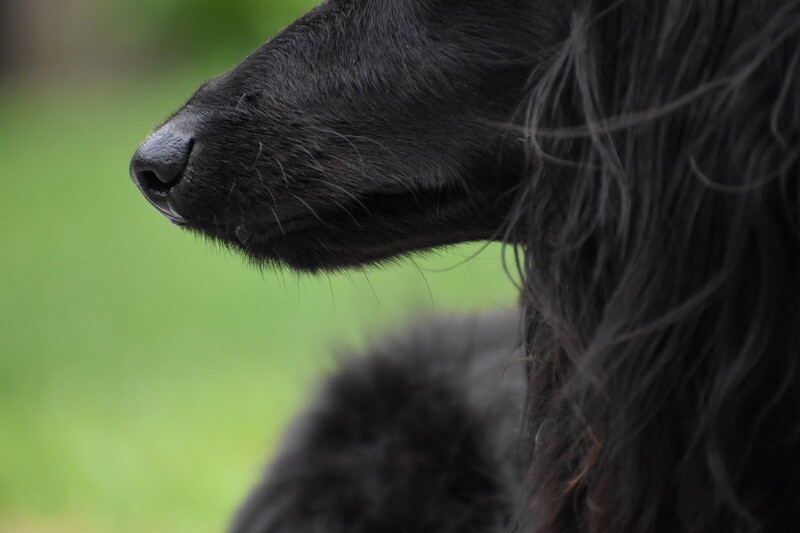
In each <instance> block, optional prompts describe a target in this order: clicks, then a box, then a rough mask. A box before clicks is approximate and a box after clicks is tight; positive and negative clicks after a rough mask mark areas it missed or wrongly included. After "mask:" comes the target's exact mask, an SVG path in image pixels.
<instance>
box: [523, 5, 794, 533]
mask: <svg viewBox="0 0 800 533" xmlns="http://www.w3.org/2000/svg"><path fill="white" fill-rule="evenodd" d="M799 58H800V3H798V2H796V1H789V2H787V1H719V2H694V1H678V0H670V1H646V2H645V1H632V0H628V1H615V2H598V1H587V0H580V1H576V2H573V14H572V23H571V31H570V34H569V37H568V38H567V39H566V40H565V41H564V43H563V44H562V45H561V46H559V47H558V48H557V50H556V51H555V53H554V54H553V57H552V60H551V61H548V62H546V63H544V64H542V65H541V66H540V71H539V76H538V78H537V80H536V82H535V83H534V84H533V86H532V91H531V97H530V99H529V106H528V108H527V123H526V126H525V128H524V132H525V133H526V134H527V135H528V139H529V147H530V155H531V159H532V160H536V161H537V163H538V164H537V165H535V168H534V169H533V170H532V171H531V172H529V175H528V177H527V178H526V179H525V181H524V182H523V187H522V190H521V194H520V196H519V199H518V202H517V206H516V209H515V211H514V213H513V220H512V223H511V227H510V230H509V235H510V238H511V240H513V241H514V242H518V243H520V248H519V250H518V265H517V266H518V267H519V270H520V271H521V272H522V274H523V277H524V281H523V285H522V298H523V302H524V305H525V308H526V310H527V314H528V319H527V320H528V322H529V324H530V325H533V324H540V323H541V324H544V325H545V326H546V327H539V328H536V332H537V338H529V339H528V346H529V357H530V360H529V370H528V373H529V389H528V399H527V409H528V414H527V424H528V426H527V429H526V431H527V435H528V436H529V437H530V441H529V442H530V446H529V450H528V454H529V459H530V462H531V468H530V472H529V479H528V485H529V493H528V494H529V501H527V502H526V503H525V508H524V512H525V515H526V516H527V518H526V520H524V523H525V524H530V523H532V524H535V525H536V531H564V532H567V531H591V532H615V533H620V532H641V531H652V532H655V531H664V532H674V531H726V532H740V531H741V532H744V531H748V532H755V531H795V530H798V529H800V459H798V452H800V261H799V257H800V218H799V215H798V208H799V207H800V187H798V180H800V166H798V157H799V156H800V71H798V59H799ZM522 529H524V530H527V529H526V528H522Z"/></svg>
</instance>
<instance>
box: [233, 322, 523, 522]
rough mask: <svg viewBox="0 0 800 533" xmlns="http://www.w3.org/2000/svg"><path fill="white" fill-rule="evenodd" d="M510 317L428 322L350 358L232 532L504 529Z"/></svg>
mask: <svg viewBox="0 0 800 533" xmlns="http://www.w3.org/2000/svg"><path fill="white" fill-rule="evenodd" d="M521 355H522V339H521V338H520V336H519V318H518V316H516V314H514V315H512V314H503V315H492V316H473V317H450V318H438V319H436V320H430V321H428V323H427V324H426V325H425V326H422V325H420V326H417V327H415V328H414V329H412V330H410V331H409V332H406V333H405V334H403V335H400V336H397V337H395V338H393V339H389V340H387V341H384V342H383V343H381V344H379V345H377V346H376V347H375V348H373V349H372V350H370V351H369V352H368V353H367V354H366V355H359V356H351V357H350V358H348V359H347V360H346V361H345V364H344V365H343V367H342V368H341V369H340V370H339V371H338V372H337V373H336V374H335V375H334V376H333V377H332V378H331V379H330V380H328V381H327V382H326V383H325V384H324V387H323V388H322V390H320V392H319V394H317V397H316V399H315V400H314V402H313V403H312V405H311V406H310V407H309V408H308V409H307V410H306V411H305V413H303V414H302V415H301V416H300V417H299V418H298V419H297V420H295V422H294V423H293V425H292V427H291V429H290V431H289V432H288V433H287V435H286V437H285V438H284V442H283V445H282V446H281V451H280V452H279V453H278V455H277V457H276V458H275V459H274V460H273V462H272V463H271V464H270V466H269V468H268V469H267V472H266V475H265V477H264V479H263V480H262V481H261V483H260V485H259V486H258V487H256V488H255V489H254V490H253V492H252V493H251V495H250V497H249V498H248V501H247V502H246V503H245V505H244V506H243V507H242V509H241V510H240V511H239V513H238V516H237V518H236V520H235V523H234V525H233V528H232V529H231V533H278V532H280V533H295V532H296V533H374V532H378V531H380V532H384V533H408V532H411V531H415V532H416V531H419V532H423V531H431V532H433V531H435V532H439V533H448V532H452V533H456V532H458V533H470V532H473V533H491V532H497V533H500V532H503V531H505V530H506V526H507V524H508V523H509V520H510V518H511V516H512V515H513V513H514V509H515V507H514V506H515V503H516V501H517V499H518V495H519V491H520V487H521V478H522V470H521V465H520V463H519V462H518V460H517V459H518V457H519V454H518V453H517V448H516V443H517V439H516V435H517V432H518V430H519V424H520V419H521V416H522V404H523V400H524V396H525V378H524V372H523V368H522V357H521Z"/></svg>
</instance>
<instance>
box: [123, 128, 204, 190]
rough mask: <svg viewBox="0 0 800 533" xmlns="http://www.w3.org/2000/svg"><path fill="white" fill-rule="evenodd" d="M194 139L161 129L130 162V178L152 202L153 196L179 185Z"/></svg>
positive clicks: (141, 147) (143, 144) (149, 138)
mask: <svg viewBox="0 0 800 533" xmlns="http://www.w3.org/2000/svg"><path fill="white" fill-rule="evenodd" d="M193 145H194V139H192V137H191V136H189V135H186V134H184V133H180V132H177V131H174V130H171V129H163V128H162V129H161V130H158V131H156V132H155V133H153V134H152V135H151V136H150V137H148V138H147V140H145V141H144V143H142V145H141V146H140V147H139V149H138V150H136V153H135V154H134V155H133V159H131V168H130V170H131V177H132V178H133V181H134V182H136V185H137V186H138V187H139V189H140V190H141V191H142V193H143V194H144V195H145V196H147V198H148V199H150V200H153V194H154V193H164V192H167V191H169V189H171V188H172V187H174V186H175V185H177V184H178V182H180V180H181V178H182V177H183V171H184V169H185V168H186V163H187V162H188V161H189V155H190V154H191V153H192V146H193Z"/></svg>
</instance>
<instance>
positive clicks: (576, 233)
mask: <svg viewBox="0 0 800 533" xmlns="http://www.w3.org/2000/svg"><path fill="white" fill-rule="evenodd" d="M799 63H800V0H705V1H696V0H565V1H556V0H492V1H488V0H460V1H458V2H455V1H449V0H396V1H392V2H389V1H383V0H328V1H327V2H325V3H324V4H322V5H321V6H319V7H318V8H316V9H314V10H312V11H311V12H310V13H308V14H307V15H305V16H304V17H302V18H301V19H299V20H298V21H297V22H295V23H294V24H292V25H291V26H289V27H288V28H287V29H286V30H285V31H284V32H282V33H280V34H279V35H278V36H276V37H275V38H274V39H272V40H271V41H269V42H268V43H267V44H265V45H264V46H262V47H261V48H259V49H258V50H256V51H255V52H254V53H253V54H252V55H251V56H250V57H248V58H247V59H245V60H244V61H243V62H242V63H241V64H240V65H238V66H237V67H235V68H234V69H232V70H231V71H229V72H228V73H226V74H224V75H222V76H220V77H219V78H216V79H214V80H212V81H210V82H208V83H206V84H205V85H203V86H202V87H201V88H200V90H199V91H198V92H197V93H196V94H195V95H194V96H193V97H192V98H191V99H190V100H189V102H188V103H187V104H186V106H185V107H184V108H182V109H181V110H180V111H178V112H177V113H176V114H175V115H174V116H173V117H172V118H171V119H170V120H169V121H167V122H166V123H165V124H164V125H163V126H162V127H160V128H159V129H158V130H157V131H156V132H155V133H154V134H153V135H152V136H151V137H150V138H149V139H148V140H147V141H145V143H144V144H143V145H142V146H141V147H140V149H139V151H138V152H137V154H136V155H135V156H134V159H133V162H132V173H133V176H134V180H135V181H136V182H137V184H138V186H139V188H140V189H141V190H142V192H143V193H144V195H145V196H146V197H147V198H148V199H149V200H150V202H151V203H152V204H153V205H154V206H155V207H156V208H157V209H159V210H160V211H161V212H162V213H163V214H165V215H166V216H167V217H168V218H169V219H170V220H172V221H173V222H174V223H176V224H178V225H181V226H185V227H188V228H191V229H193V230H194V231H197V232H200V233H202V234H204V235H207V236H210V237H212V238H216V239H219V240H221V241H222V242H224V243H227V244H229V245H230V246H231V247H234V248H236V249H239V250H242V251H243V252H244V253H246V254H247V255H248V256H249V257H251V258H253V259H254V260H255V261H258V262H262V263H269V262H280V263H284V264H288V265H290V266H292V267H294V268H299V269H306V270H311V271H314V270H317V269H335V268H342V267H347V266H350V265H359V264H363V263H368V262H374V261H379V260H382V259H385V258H389V257H393V256H396V255H400V254H404V253H407V252H411V251H414V250H419V249H425V248H431V247H435V246H440V245H445V244H449V243H455V242H460V241H466V240H482V239H496V240H502V241H504V242H506V243H508V244H509V245H511V246H513V247H515V250H516V252H517V262H516V265H515V266H516V267H517V268H518V270H519V272H520V274H521V276H522V285H521V299H522V302H523V306H524V309H525V318H524V319H523V322H524V325H525V327H526V329H527V331H526V333H525V343H526V347H525V354H526V357H527V362H528V365H527V378H528V386H527V393H526V402H525V413H524V417H523V437H524V439H525V441H526V443H527V447H526V449H525V461H526V466H525V467H524V468H525V476H524V488H523V491H522V493H521V495H520V498H519V501H518V504H517V515H516V517H515V519H514V520H513V523H512V524H510V525H509V526H510V528H512V529H514V528H515V529H518V530H520V531H538V532H574V531H587V532H598V533H599V532H603V533H611V532H613V533H627V532H632V533H634V532H662V531H663V532H669V533H672V532H676V531H691V532H720V531H724V532H773V531H774V532H785V531H800V458H799V457H800V455H798V452H800V213H799V211H800V185H799V184H798V180H800V165H798V158H799V157H800V105H798V103H799V102H800V65H799ZM443 512H444V511H443ZM451 518H452V519H453V520H458V517H451ZM378 530H380V528H378Z"/></svg>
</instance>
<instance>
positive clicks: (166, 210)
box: [144, 195, 188, 227]
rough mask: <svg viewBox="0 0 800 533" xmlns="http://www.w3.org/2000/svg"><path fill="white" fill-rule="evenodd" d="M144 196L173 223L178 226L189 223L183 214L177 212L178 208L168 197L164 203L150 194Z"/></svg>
mask: <svg viewBox="0 0 800 533" xmlns="http://www.w3.org/2000/svg"><path fill="white" fill-rule="evenodd" d="M144 197H145V198H146V199H147V201H148V202H150V205H152V206H153V207H154V208H155V209H156V211H158V212H159V213H160V214H162V215H163V216H164V217H165V218H166V219H167V220H169V221H170V222H171V223H172V224H175V225H176V226H179V227H183V226H187V225H188V222H187V220H186V219H185V218H184V217H183V216H181V215H180V213H178V212H177V210H176V209H175V207H174V206H173V205H172V203H171V202H170V201H169V199H168V198H164V200H165V201H164V203H160V202H156V201H155V200H153V199H152V198H150V196H148V195H144Z"/></svg>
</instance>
